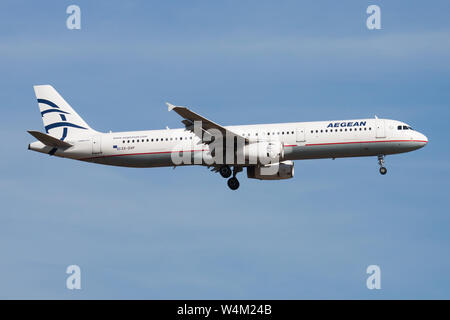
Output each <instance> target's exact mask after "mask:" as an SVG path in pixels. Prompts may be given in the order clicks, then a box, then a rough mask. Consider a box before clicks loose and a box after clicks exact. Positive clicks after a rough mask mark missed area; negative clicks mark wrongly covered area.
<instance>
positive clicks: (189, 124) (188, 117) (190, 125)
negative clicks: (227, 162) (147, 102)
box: [166, 102, 248, 143]
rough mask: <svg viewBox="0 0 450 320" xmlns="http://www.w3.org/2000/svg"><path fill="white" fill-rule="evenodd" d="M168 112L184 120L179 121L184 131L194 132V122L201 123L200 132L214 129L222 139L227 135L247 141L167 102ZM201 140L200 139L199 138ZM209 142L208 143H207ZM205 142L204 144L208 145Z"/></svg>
mask: <svg viewBox="0 0 450 320" xmlns="http://www.w3.org/2000/svg"><path fill="white" fill-rule="evenodd" d="M166 104H167V106H168V109H169V111H172V110H173V111H175V112H176V113H178V114H179V115H180V116H181V117H182V118H184V120H183V121H181V122H182V123H183V124H184V125H185V126H186V129H188V130H191V131H193V130H194V121H201V124H202V130H203V131H206V132H208V130H210V129H216V130H219V131H220V132H221V133H222V134H223V137H224V138H225V137H226V136H228V135H231V136H233V137H238V138H240V139H243V140H245V142H248V140H247V139H246V138H244V137H243V136H241V135H240V134H237V133H235V132H233V131H231V130H229V129H227V128H225V127H223V126H221V125H219V124H217V123H215V122H213V121H211V120H209V119H206V118H205V117H203V116H201V115H199V114H197V113H195V112H193V111H191V110H189V109H188V108H186V107H180V106H174V105H173V104H170V103H168V102H166ZM200 138H201V139H202V137H200ZM208 142H210V141H208ZM208 142H206V143H208Z"/></svg>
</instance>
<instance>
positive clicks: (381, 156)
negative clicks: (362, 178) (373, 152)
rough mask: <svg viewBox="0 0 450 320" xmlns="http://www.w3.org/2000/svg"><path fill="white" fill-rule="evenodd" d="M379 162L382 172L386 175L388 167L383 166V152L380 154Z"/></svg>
mask: <svg viewBox="0 0 450 320" xmlns="http://www.w3.org/2000/svg"><path fill="white" fill-rule="evenodd" d="M378 164H379V165H380V173H381V174H382V175H385V174H386V173H387V169H386V168H385V167H384V166H383V165H384V155H382V154H380V155H378Z"/></svg>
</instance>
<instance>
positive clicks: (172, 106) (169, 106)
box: [166, 102, 176, 111]
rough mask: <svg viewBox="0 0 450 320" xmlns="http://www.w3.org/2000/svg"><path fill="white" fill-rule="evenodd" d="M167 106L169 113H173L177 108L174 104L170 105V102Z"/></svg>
mask: <svg viewBox="0 0 450 320" xmlns="http://www.w3.org/2000/svg"><path fill="white" fill-rule="evenodd" d="M166 104H167V107H168V110H169V111H172V110H173V109H174V108H176V106H174V105H173V104H170V103H168V102H166Z"/></svg>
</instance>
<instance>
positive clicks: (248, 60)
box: [0, 1, 450, 299]
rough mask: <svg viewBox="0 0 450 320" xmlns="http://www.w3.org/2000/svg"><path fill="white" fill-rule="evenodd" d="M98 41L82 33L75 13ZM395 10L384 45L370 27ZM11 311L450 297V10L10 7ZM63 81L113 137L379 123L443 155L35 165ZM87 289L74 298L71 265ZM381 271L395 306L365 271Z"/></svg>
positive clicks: (1, 28)
mask: <svg viewBox="0 0 450 320" xmlns="http://www.w3.org/2000/svg"><path fill="white" fill-rule="evenodd" d="M73 3H75V4H77V5H79V6H80V7H81V13H82V29H81V30H72V31H71V30H68V29H67V28H66V18H67V16H68V15H67V14H66V13H65V11H66V8H67V6H68V5H70V4H73ZM370 4H378V5H379V6H380V7H381V14H382V22H381V23H382V30H376V31H369V30H368V29H367V28H366V27H365V20H366V18H367V14H366V13H365V12H366V8H367V6H368V5H370ZM0 9H1V10H0V40H1V41H0V74H1V77H0V85H1V87H2V90H0V98H1V101H2V104H1V108H2V112H3V113H2V114H3V121H2V125H1V127H0V130H1V133H2V136H3V146H2V157H0V165H1V168H2V174H1V176H0V201H1V203H2V210H1V214H0V257H1V260H0V261H1V263H0V298H26V299H34V298H43V299H47V298H57V299H79V298H81V299H91V298H114V299H117V298H125V299H131V298H135V299H179V298H188V299H217V298H225V299H228V298H230V299H231V298H234V299H260V298H261V299H313V298H324V299H334V298H338V299H347V298H349V299H358V298H363V299H366V298H367V299H381V298H385V299H390V298H406V299H408V298H446V299H449V298H450V274H449V272H448V271H449V268H450V257H449V254H448V253H449V252H450V233H449V227H450V218H449V214H448V211H449V210H448V208H449V205H450V197H449V173H450V165H449V160H448V159H449V156H450V153H449V146H448V140H447V139H448V136H449V133H448V118H449V116H450V112H449V103H450V90H449V88H450V80H449V79H450V77H449V76H450V63H449V62H450V61H449V57H450V20H449V19H448V17H449V9H450V7H449V6H448V2H447V1H433V2H432V3H426V2H421V3H414V5H413V4H411V2H410V1H395V3H392V1H370V2H369V1H345V2H337V1H304V2H300V1H276V2H275V1H245V2H243V1H159V2H157V1H127V2H126V3H124V2H123V1H76V2H72V1H39V3H37V2H32V1H2V2H1V4H0ZM35 84H51V85H53V86H54V87H55V88H56V89H57V90H58V91H59V92H60V93H61V95H62V96H63V97H64V98H65V99H66V100H67V101H68V102H69V103H70V104H71V105H72V107H74V108H75V109H76V110H77V111H78V113H79V114H80V115H81V116H82V117H83V118H84V119H85V120H86V121H87V122H88V123H89V124H90V126H92V127H93V128H96V129H97V130H100V131H109V130H113V131H121V130H141V129H160V128H164V127H165V126H169V127H171V128H175V127H179V126H181V124H180V119H179V117H178V116H177V115H176V114H172V113H168V112H167V108H166V107H165V105H164V102H165V101H170V102H172V103H175V104H179V105H187V106H190V107H192V108H193V109H194V110H196V111H197V112H199V113H201V114H204V115H205V116H207V117H208V118H210V119H213V120H214V121H216V122H219V123H221V124H223V125H230V124H246V123H265V122H285V121H314V120H327V119H352V118H362V117H373V116H374V115H375V114H376V115H378V116H379V117H384V118H390V119H397V120H402V121H405V122H407V123H408V124H410V125H411V126H413V127H414V128H416V129H418V130H419V131H421V132H423V133H424V134H425V135H427V136H428V138H429V139H430V143H429V144H428V145H427V146H426V147H425V148H424V149H421V150H419V151H416V152H412V153H409V154H402V155H395V156H390V157H387V158H386V165H387V167H388V170H389V172H388V174H387V175H386V176H380V174H379V173H378V165H377V161H376V159H375V158H361V159H338V160H335V161H332V160H316V161H309V160H308V161H297V162H296V170H295V173H296V176H295V178H294V179H291V180H288V181H275V182H274V181H267V182H261V181H253V180H247V179H246V178H245V174H244V175H241V188H240V189H239V191H238V192H232V191H230V190H228V188H227V187H226V183H225V181H224V180H223V179H222V178H221V177H219V175H217V174H212V173H210V172H209V171H208V170H207V169H205V168H202V167H190V168H177V169H175V170H173V169H172V168H160V169H126V168H115V167H106V166H98V165H92V164H87V163H79V162H76V161H70V160H64V159H58V158H51V157H49V156H46V155H42V154H38V153H34V152H31V151H28V150H27V145H28V143H30V142H31V141H33V138H32V137H31V136H29V135H28V134H27V133H26V130H30V129H38V130H42V122H41V117H40V115H39V112H38V106H37V103H36V100H35V97H34V93H33V89H32V86H33V85H35ZM71 264H77V265H79V266H80V267H81V271H82V290H79V291H69V290H67V289H66V288H65V281H66V277H67V275H66V274H65V270H66V267H67V266H68V265H71ZM371 264H376V265H379V266H380V268H381V273H382V274H381V282H382V284H381V285H382V289H381V290H368V289H367V288H366V278H367V274H366V268H367V266H369V265H371Z"/></svg>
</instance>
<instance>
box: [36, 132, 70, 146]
mask: <svg viewBox="0 0 450 320" xmlns="http://www.w3.org/2000/svg"><path fill="white" fill-rule="evenodd" d="M28 133H29V134H31V135H32V136H33V137H35V138H36V139H38V140H39V141H40V142H42V143H43V144H45V145H46V146H49V147H56V148H63V149H67V148H70V147H71V146H72V145H71V144H70V143H67V142H65V141H62V140H59V139H57V138H55V137H52V136H50V135H48V134H45V133H42V132H39V131H28Z"/></svg>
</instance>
